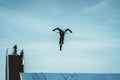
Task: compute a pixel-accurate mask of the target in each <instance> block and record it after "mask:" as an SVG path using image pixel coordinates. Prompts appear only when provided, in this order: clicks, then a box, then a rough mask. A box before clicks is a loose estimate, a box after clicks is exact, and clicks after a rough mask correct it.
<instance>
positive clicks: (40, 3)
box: [0, 0, 120, 80]
mask: <svg viewBox="0 0 120 80" xmlns="http://www.w3.org/2000/svg"><path fill="white" fill-rule="evenodd" d="M119 8H120V1H119V0H74V1H73V0H51V1H50V0H9V1H6V0H0V59H1V60H0V66H1V67H0V80H4V76H5V75H4V74H5V72H4V70H5V69H4V68H5V55H6V53H5V51H6V48H9V54H11V52H12V47H13V45H14V44H17V45H18V49H19V50H18V53H19V52H20V50H21V49H24V51H25V72H79V73H120V64H119V62H120V15H119V14H120V9H119ZM56 27H60V28H62V29H66V28H70V29H71V30H72V31H73V33H72V34H66V36H65V42H64V43H65V44H64V45H63V50H62V51H61V52H60V51H59V45H58V40H59V34H57V33H55V32H52V29H54V28H56ZM38 62H39V64H38Z"/></svg>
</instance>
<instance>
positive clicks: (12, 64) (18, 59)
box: [6, 45, 24, 80]
mask: <svg viewBox="0 0 120 80" xmlns="http://www.w3.org/2000/svg"><path fill="white" fill-rule="evenodd" d="M6 53H7V54H6V80H20V76H19V73H20V72H24V60H23V55H24V52H23V50H22V51H21V53H20V55H18V54H17V45H15V46H14V47H13V54H12V55H9V54H8V51H7V52H6Z"/></svg>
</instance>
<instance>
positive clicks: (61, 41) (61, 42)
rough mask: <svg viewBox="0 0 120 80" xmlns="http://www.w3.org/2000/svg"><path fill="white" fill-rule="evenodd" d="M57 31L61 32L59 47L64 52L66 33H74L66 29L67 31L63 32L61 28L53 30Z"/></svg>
mask: <svg viewBox="0 0 120 80" xmlns="http://www.w3.org/2000/svg"><path fill="white" fill-rule="evenodd" d="M55 30H58V31H59V34H60V39H59V45H60V51H61V50H62V44H64V36H65V33H66V32H67V31H69V32H70V33H72V31H71V30H70V29H65V31H63V30H62V29H60V28H55V29H53V31H55Z"/></svg>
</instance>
